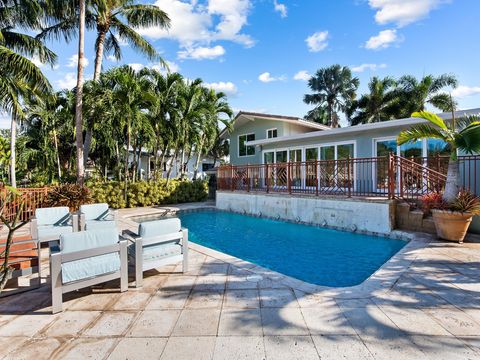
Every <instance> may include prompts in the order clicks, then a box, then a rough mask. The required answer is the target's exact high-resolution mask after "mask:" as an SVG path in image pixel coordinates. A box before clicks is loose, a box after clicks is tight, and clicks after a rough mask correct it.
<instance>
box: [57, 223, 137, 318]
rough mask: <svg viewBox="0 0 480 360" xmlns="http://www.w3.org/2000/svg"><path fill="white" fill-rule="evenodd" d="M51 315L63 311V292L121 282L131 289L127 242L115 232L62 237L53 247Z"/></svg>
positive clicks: (91, 232)
mask: <svg viewBox="0 0 480 360" xmlns="http://www.w3.org/2000/svg"><path fill="white" fill-rule="evenodd" d="M50 251H51V253H50V274H51V280H52V312H53V313H57V312H60V311H62V302H63V300H62V295H63V294H64V293H67V292H70V291H73V290H78V289H81V288H85V287H89V286H92V285H96V284H100V283H104V282H107V281H110V280H114V279H120V291H121V292H124V291H127V290H128V258H127V241H126V240H125V239H123V237H121V236H119V235H118V233H117V230H116V229H113V228H107V229H100V230H90V231H81V232H76V233H71V234H63V235H61V236H60V245H59V246H58V245H53V244H51V248H50Z"/></svg>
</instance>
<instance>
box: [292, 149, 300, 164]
mask: <svg viewBox="0 0 480 360" xmlns="http://www.w3.org/2000/svg"><path fill="white" fill-rule="evenodd" d="M300 161H302V150H301V149H295V150H290V162H300Z"/></svg>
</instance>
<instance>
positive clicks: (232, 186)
mask: <svg viewBox="0 0 480 360" xmlns="http://www.w3.org/2000/svg"><path fill="white" fill-rule="evenodd" d="M233 181H234V179H233V165H230V187H231V190H232V191H233V190H234V186H235V185H234V183H233Z"/></svg>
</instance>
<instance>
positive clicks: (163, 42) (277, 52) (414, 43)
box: [0, 0, 480, 128]
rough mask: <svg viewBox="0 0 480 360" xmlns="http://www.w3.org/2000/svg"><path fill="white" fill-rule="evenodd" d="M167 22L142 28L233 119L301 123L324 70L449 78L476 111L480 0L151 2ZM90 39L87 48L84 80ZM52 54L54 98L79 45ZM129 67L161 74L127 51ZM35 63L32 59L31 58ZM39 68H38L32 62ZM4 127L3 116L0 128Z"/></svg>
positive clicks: (71, 78) (70, 80)
mask: <svg viewBox="0 0 480 360" xmlns="http://www.w3.org/2000/svg"><path fill="white" fill-rule="evenodd" d="M139 2H141V3H145V4H147V3H148V4H155V5H157V6H159V7H160V8H161V9H163V10H164V11H166V12H167V14H168V15H169V16H170V18H171V20H172V26H171V28H170V30H169V31H165V30H161V29H158V28H148V29H139V30H138V31H139V32H140V33H141V34H142V35H144V36H145V37H146V38H147V39H148V40H149V41H150V42H151V43H152V44H153V45H154V47H155V48H156V49H157V50H158V52H159V53H160V54H161V56H162V57H163V59H164V60H166V61H167V62H168V63H169V64H170V70H171V71H178V72H180V73H181V74H182V75H184V76H185V77H186V78H189V79H194V78H201V79H203V81H204V82H205V83H206V84H207V85H208V86H210V87H212V88H214V89H217V90H221V91H224V92H225V93H227V95H228V98H229V102H230V104H231V106H232V108H233V109H234V110H235V111H240V110H243V111H255V112H266V113H272V114H281V115H292V116H298V117H303V116H304V115H305V114H306V112H307V111H308V110H309V108H310V107H309V106H308V105H306V104H304V103H303V95H304V94H305V93H309V88H308V85H307V80H308V78H309V77H310V76H311V75H312V74H314V73H315V71H316V70H318V69H319V68H322V67H326V66H330V65H333V64H341V65H346V66H349V67H350V68H351V69H352V71H353V73H354V76H357V77H358V78H359V79H360V88H359V90H358V93H359V94H361V93H363V92H366V90H367V85H368V81H369V79H370V78H371V77H372V76H380V77H383V76H393V77H397V78H398V77H400V76H402V75H404V74H411V75H414V76H416V77H421V76H422V75H426V74H434V75H440V74H443V73H452V74H455V75H456V76H457V78H458V80H459V84H460V86H459V87H458V88H457V89H455V90H453V91H452V94H453V96H455V98H456V100H457V101H458V103H459V108H460V109H468V108H476V107H480V71H478V65H479V63H480V61H479V58H480V41H479V39H480V27H479V26H478V14H479V13H480V1H479V0H156V1H153V0H151V1H147V0H143V1H139ZM94 42H95V33H94V32H90V33H88V34H87V37H86V41H85V52H86V57H87V61H86V64H87V66H86V77H87V78H91V77H92V74H93V63H94ZM47 45H48V46H49V47H50V48H51V49H52V50H53V51H54V52H56V53H57V55H58V62H57V64H56V65H55V66H54V67H53V68H51V67H49V66H47V65H42V64H39V65H40V66H41V69H42V71H43V72H44V73H45V74H46V76H47V77H48V79H49V80H50V82H51V83H52V85H53V87H54V88H55V89H56V90H60V89H63V88H72V87H73V86H74V85H75V82H76V59H77V43H76V39H75V40H74V41H72V42H71V43H69V44H66V43H64V42H49V43H48V44H47ZM122 53H123V58H122V60H121V61H119V62H115V61H114V60H113V59H112V57H111V56H108V55H107V56H106V57H105V59H104V63H103V69H104V70H106V69H108V68H110V67H113V66H117V65H121V64H130V65H131V66H133V67H135V68H137V69H140V68H142V67H145V66H147V67H155V68H159V64H158V63H152V62H150V61H149V60H148V59H146V58H145V57H144V56H142V55H141V54H139V53H136V52H135V51H134V50H133V49H132V48H131V47H130V46H129V45H128V44H122ZM33 60H34V61H36V60H35V59H33ZM37 63H38V62H37ZM8 126H9V120H8V118H7V117H5V116H1V117H0V128H2V127H8Z"/></svg>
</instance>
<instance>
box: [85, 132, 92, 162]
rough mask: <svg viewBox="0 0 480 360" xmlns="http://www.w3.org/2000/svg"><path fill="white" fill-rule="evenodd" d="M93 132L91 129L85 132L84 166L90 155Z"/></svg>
mask: <svg viewBox="0 0 480 360" xmlns="http://www.w3.org/2000/svg"><path fill="white" fill-rule="evenodd" d="M92 138H93V132H92V130H91V129H87V131H86V132H85V140H84V142H83V151H84V153H83V163H84V164H86V163H87V161H88V157H89V155H90V147H91V146H92Z"/></svg>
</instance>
